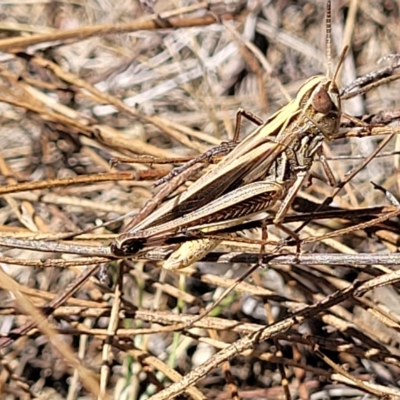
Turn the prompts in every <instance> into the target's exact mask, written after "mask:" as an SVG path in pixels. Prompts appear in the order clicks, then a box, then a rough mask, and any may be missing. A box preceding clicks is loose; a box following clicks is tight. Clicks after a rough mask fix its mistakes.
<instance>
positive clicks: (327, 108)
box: [309, 78, 341, 140]
mask: <svg viewBox="0 0 400 400" xmlns="http://www.w3.org/2000/svg"><path fill="white" fill-rule="evenodd" d="M309 113H310V114H311V115H312V118H311V120H312V121H313V122H314V123H315V125H316V126H317V128H318V129H320V131H321V132H322V134H323V135H324V136H325V137H326V138H327V139H329V140H330V139H332V138H333V137H334V136H335V135H336V134H337V133H338V131H339V125H340V116H341V104H340V97H339V89H338V87H337V85H336V83H335V81H333V80H331V79H329V78H323V79H321V82H320V83H319V84H318V85H317V86H316V87H315V88H314V90H312V92H311V94H310V98H309Z"/></svg>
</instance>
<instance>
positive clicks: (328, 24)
mask: <svg viewBox="0 0 400 400" xmlns="http://www.w3.org/2000/svg"><path fill="white" fill-rule="evenodd" d="M325 23H326V75H327V76H328V77H329V78H330V77H331V76H332V12H331V0H328V1H327V3H326V22H325Z"/></svg>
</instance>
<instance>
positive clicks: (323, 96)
mask: <svg viewBox="0 0 400 400" xmlns="http://www.w3.org/2000/svg"><path fill="white" fill-rule="evenodd" d="M311 105H312V106H313V108H314V110H315V111H316V112H319V113H322V114H328V113H329V111H331V110H332V107H333V102H332V99H331V98H330V96H329V94H328V92H327V91H326V89H325V88H323V87H321V88H320V89H319V90H318V91H317V92H316V93H313V96H312V99H311Z"/></svg>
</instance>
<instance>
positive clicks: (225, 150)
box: [153, 141, 238, 187]
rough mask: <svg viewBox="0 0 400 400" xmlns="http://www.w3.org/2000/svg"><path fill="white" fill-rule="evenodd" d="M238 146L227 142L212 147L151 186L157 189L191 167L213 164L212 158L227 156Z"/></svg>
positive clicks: (233, 142)
mask: <svg viewBox="0 0 400 400" xmlns="http://www.w3.org/2000/svg"><path fill="white" fill-rule="evenodd" d="M237 145H238V143H237V142H235V141H229V142H222V143H221V145H220V146H216V147H213V148H212V149H210V150H208V151H206V152H205V153H203V154H201V155H199V156H198V157H196V158H194V159H193V160H190V161H188V162H187V163H185V164H183V165H182V166H180V167H177V168H174V169H173V170H172V171H171V172H170V173H168V174H167V175H165V176H164V177H162V178H161V179H159V180H158V181H155V182H154V184H153V186H154V187H157V186H160V185H162V184H163V183H166V182H168V181H170V180H171V179H172V178H174V177H175V176H178V175H180V174H181V173H182V172H184V171H186V170H187V169H188V168H190V167H191V166H192V165H195V164H198V163H202V162H208V163H209V164H211V163H212V162H213V158H214V157H216V156H220V155H221V154H229V153H230V152H231V151H232V150H233V149H234V148H235V147H236V146H237Z"/></svg>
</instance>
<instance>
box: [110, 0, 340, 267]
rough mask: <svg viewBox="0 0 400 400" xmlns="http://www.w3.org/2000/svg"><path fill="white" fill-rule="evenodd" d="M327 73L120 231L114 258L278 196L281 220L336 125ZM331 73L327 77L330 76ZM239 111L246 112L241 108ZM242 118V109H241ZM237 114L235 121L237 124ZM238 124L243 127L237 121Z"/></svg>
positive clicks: (209, 243) (178, 260)
mask: <svg viewBox="0 0 400 400" xmlns="http://www.w3.org/2000/svg"><path fill="white" fill-rule="evenodd" d="M327 48H328V50H327V51H328V58H329V57H330V2H329V1H328V6H327ZM337 71H338V68H337V70H336V71H335V73H334V75H333V76H332V77H330V76H314V77H312V78H310V79H309V80H308V81H307V82H306V83H305V84H304V85H303V86H302V87H301V88H300V90H299V92H298V93H297V95H296V97H295V98H294V99H293V100H292V101H291V102H289V103H288V104H287V105H285V106H284V107H282V108H281V109H279V110H278V111H277V112H276V113H275V114H274V115H272V116H271V117H270V118H269V119H268V120H267V121H266V122H265V123H263V124H262V125H261V126H259V127H258V128H257V129H255V130H254V131H253V132H252V133H251V134H250V135H249V136H248V137H246V138H245V139H244V140H243V141H241V142H240V143H239V144H238V145H237V146H236V147H235V148H233V150H231V151H230V152H229V153H228V154H227V155H225V156H224V157H223V158H222V159H221V161H220V162H219V163H218V164H215V165H212V166H210V167H209V170H208V171H207V172H206V173H205V174H204V175H203V176H202V177H200V178H199V179H198V180H197V181H195V182H194V183H193V184H192V185H191V186H190V187H189V188H188V189H187V190H186V191H184V192H183V193H182V194H180V195H178V196H176V197H175V198H173V199H171V200H169V201H167V202H166V203H165V204H163V205H161V206H160V207H159V208H158V209H157V210H156V211H155V212H153V213H152V214H150V215H149V216H148V217H147V218H145V219H144V220H143V221H141V222H140V223H139V224H138V225H136V226H135V227H134V228H132V230H131V231H129V232H127V233H125V234H123V235H121V236H120V237H119V238H118V239H117V240H116V241H115V242H114V243H113V244H112V245H111V250H112V252H113V253H114V254H115V255H116V256H125V257H126V256H132V255H134V256H139V257H140V255H141V254H143V253H145V252H147V251H149V250H150V249H152V248H155V247H157V246H163V245H165V244H167V243H168V240H169V239H173V238H174V237H176V236H177V235H178V234H179V233H181V232H190V231H191V230H195V231H198V230H202V231H203V232H207V231H210V230H212V229H213V228H214V227H216V226H220V225H224V226H225V225H226V224H228V225H237V224H240V223H242V222H243V221H244V220H245V219H248V218H250V217H252V216H254V215H255V214H258V213H260V212H264V211H267V210H268V209H270V208H271V207H272V206H273V205H274V204H275V203H276V202H277V201H278V200H279V201H281V206H280V208H279V210H278V212H277V214H276V216H275V218H274V223H275V224H276V225H280V223H281V221H282V219H283V218H284V216H285V214H286V212H287V211H288V209H289V207H290V205H291V203H292V202H293V200H294V197H295V195H296V193H297V192H298V190H299V189H300V187H301V186H302V184H303V183H304V181H305V179H306V178H307V176H308V173H309V170H310V168H311V166H312V164H313V161H314V159H315V157H316V156H318V155H321V154H322V143H323V140H324V139H328V140H329V139H331V138H332V137H333V136H334V135H335V134H336V133H337V132H338V129H339V123H340V116H341V104H340V98H339V91H338V88H337V85H336V82H335V81H336V76H337ZM328 75H329V74H328ZM239 113H243V112H242V111H239ZM239 117H240V114H239ZM239 121H240V118H238V122H239ZM239 125H240V124H239ZM218 243H219V241H218V240H215V239H207V238H204V239H196V240H193V241H189V242H187V243H184V244H182V245H181V248H180V249H179V250H178V253H175V254H172V256H171V257H170V259H169V260H167V262H166V263H165V264H164V267H165V268H169V269H172V268H181V267H185V266H187V265H189V264H190V263H192V262H194V261H196V260H198V259H200V258H202V257H203V256H204V255H205V254H207V253H208V252H209V251H211V250H212V249H213V248H214V247H215V246H217V245H218Z"/></svg>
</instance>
